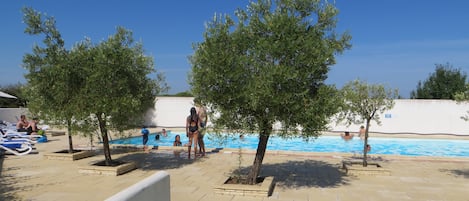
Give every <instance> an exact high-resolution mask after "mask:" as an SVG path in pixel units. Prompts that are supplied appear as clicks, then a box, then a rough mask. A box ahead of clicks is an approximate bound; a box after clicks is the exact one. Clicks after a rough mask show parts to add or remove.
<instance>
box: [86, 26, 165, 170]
mask: <svg viewBox="0 0 469 201" xmlns="http://www.w3.org/2000/svg"><path fill="white" fill-rule="evenodd" d="M86 58H87V60H85V61H83V63H82V65H83V66H84V68H85V74H86V80H85V83H84V85H83V87H82V88H81V90H80V92H79V94H80V95H79V96H80V97H79V98H80V100H81V101H82V103H84V104H85V108H84V109H83V111H82V113H84V114H88V115H89V114H91V115H92V116H93V117H94V118H95V119H96V120H97V122H98V129H99V131H100V133H101V137H102V140H103V147H104V156H105V163H106V165H112V158H111V153H110V149H109V138H108V137H109V130H115V131H118V132H122V131H123V130H125V129H130V128H135V127H136V126H141V125H142V123H143V117H144V113H145V112H146V111H147V110H148V109H149V108H152V107H153V106H154V104H155V103H154V101H155V98H156V95H157V94H159V93H160V92H162V91H164V90H165V89H166V87H165V86H166V85H164V77H163V75H162V74H159V73H156V70H155V69H154V67H153V59H152V58H151V57H149V56H145V55H144V51H143V46H142V44H140V43H135V42H134V40H133V38H132V32H130V31H128V30H126V29H124V28H122V27H118V28H117V32H116V34H115V35H112V36H110V37H109V38H108V39H107V40H105V41H103V42H101V43H99V44H98V45H96V46H94V47H93V48H91V49H90V51H87V55H86ZM151 73H156V76H157V78H156V79H151V78H149V77H148V76H149V75H150V74H151Z"/></svg>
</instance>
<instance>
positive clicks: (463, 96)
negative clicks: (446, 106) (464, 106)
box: [454, 83, 469, 121]
mask: <svg viewBox="0 0 469 201" xmlns="http://www.w3.org/2000/svg"><path fill="white" fill-rule="evenodd" d="M454 97H455V98H456V101H458V102H459V103H469V83H468V84H466V87H465V90H464V91H462V92H459V93H456V94H455V95H454ZM461 119H463V120H464V121H469V111H466V115H464V116H461Z"/></svg>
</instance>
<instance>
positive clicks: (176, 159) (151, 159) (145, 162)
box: [113, 151, 204, 170]
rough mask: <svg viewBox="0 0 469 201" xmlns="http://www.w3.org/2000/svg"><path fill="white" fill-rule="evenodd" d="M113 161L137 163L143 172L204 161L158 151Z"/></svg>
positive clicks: (135, 153) (127, 156)
mask: <svg viewBox="0 0 469 201" xmlns="http://www.w3.org/2000/svg"><path fill="white" fill-rule="evenodd" d="M113 160H119V161H133V162H136V163H137V167H138V168H139V169H141V170H166V169H175V168H181V167H183V166H185V165H189V164H192V163H194V162H201V161H203V160H204V159H203V158H200V159H197V160H193V159H187V155H185V154H179V155H177V154H174V153H173V151H158V152H152V153H142V152H134V153H129V154H127V155H125V156H122V157H119V158H116V159H113Z"/></svg>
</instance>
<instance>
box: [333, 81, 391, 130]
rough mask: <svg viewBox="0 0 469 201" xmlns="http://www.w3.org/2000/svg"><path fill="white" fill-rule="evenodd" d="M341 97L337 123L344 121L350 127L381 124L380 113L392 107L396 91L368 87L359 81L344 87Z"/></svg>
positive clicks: (382, 87)
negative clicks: (341, 101)
mask: <svg viewBox="0 0 469 201" xmlns="http://www.w3.org/2000/svg"><path fill="white" fill-rule="evenodd" d="M341 96H342V98H343V105H342V109H341V110H342V111H341V112H340V113H339V114H340V115H338V120H339V122H340V121H344V120H345V121H346V123H347V124H348V125H351V124H362V123H365V122H366V121H367V120H374V121H375V122H376V123H377V124H381V121H380V113H383V112H384V111H386V110H389V109H391V108H393V107H394V100H393V99H395V98H397V96H398V91H397V90H396V89H389V88H386V87H384V86H383V85H370V84H367V83H366V82H363V81H361V80H354V81H351V82H349V83H347V84H346V85H344V87H343V88H342V90H341Z"/></svg>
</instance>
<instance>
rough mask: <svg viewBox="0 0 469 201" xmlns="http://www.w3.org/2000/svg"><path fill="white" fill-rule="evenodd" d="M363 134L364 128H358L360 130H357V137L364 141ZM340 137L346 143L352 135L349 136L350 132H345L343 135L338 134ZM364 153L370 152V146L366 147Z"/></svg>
mask: <svg viewBox="0 0 469 201" xmlns="http://www.w3.org/2000/svg"><path fill="white" fill-rule="evenodd" d="M365 132H366V130H365V126H360V130H358V137H359V138H360V139H364V138H365ZM340 137H342V139H344V140H345V141H348V140H351V139H353V137H354V135H353V134H350V132H348V131H345V132H344V133H342V134H340ZM366 151H367V152H369V151H371V146H370V145H369V144H367V145H366Z"/></svg>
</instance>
